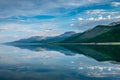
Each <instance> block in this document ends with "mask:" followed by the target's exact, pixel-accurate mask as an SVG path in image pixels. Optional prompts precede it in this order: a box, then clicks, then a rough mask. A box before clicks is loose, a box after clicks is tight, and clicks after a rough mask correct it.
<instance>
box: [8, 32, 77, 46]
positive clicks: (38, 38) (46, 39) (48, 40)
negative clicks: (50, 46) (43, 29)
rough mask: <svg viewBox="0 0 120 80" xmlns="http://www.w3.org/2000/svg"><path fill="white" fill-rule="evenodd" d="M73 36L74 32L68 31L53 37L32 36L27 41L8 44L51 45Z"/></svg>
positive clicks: (22, 40)
mask: <svg viewBox="0 0 120 80" xmlns="http://www.w3.org/2000/svg"><path fill="white" fill-rule="evenodd" d="M73 34H75V32H73V31H70V32H65V33H63V34H61V35H58V36H55V37H44V36H33V37H30V38H27V39H21V40H18V41H14V42H10V43H11V44H12V43H53V42H59V41H62V40H65V39H67V38H68V37H70V36H72V35H73Z"/></svg>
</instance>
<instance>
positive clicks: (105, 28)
mask: <svg viewBox="0 0 120 80" xmlns="http://www.w3.org/2000/svg"><path fill="white" fill-rule="evenodd" d="M62 42H63V43H81V42H120V23H119V22H116V23H115V22H114V23H111V24H109V25H98V26H96V27H94V28H93V29H89V30H87V31H85V32H83V33H77V34H75V35H72V36H71V37H69V38H68V39H66V40H64V41H62Z"/></svg>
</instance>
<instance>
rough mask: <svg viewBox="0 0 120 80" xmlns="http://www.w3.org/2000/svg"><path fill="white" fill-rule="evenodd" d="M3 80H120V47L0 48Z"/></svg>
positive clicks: (41, 46) (27, 46)
mask: <svg viewBox="0 0 120 80" xmlns="http://www.w3.org/2000/svg"><path fill="white" fill-rule="evenodd" d="M0 80H120V46H115V45H114V46H107V45H106V46H100V45H99V46H80V45H62V46H52V45H13V46H8V45H0Z"/></svg>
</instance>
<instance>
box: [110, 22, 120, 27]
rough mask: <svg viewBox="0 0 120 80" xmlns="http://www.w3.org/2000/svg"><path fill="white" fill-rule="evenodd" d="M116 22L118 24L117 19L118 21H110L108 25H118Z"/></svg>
mask: <svg viewBox="0 0 120 80" xmlns="http://www.w3.org/2000/svg"><path fill="white" fill-rule="evenodd" d="M118 24H120V21H118V22H112V23H110V24H109V25H110V26H114V25H118Z"/></svg>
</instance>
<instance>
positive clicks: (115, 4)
mask: <svg viewBox="0 0 120 80" xmlns="http://www.w3.org/2000/svg"><path fill="white" fill-rule="evenodd" d="M111 5H112V6H114V7H119V6H120V2H112V3H111Z"/></svg>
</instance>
